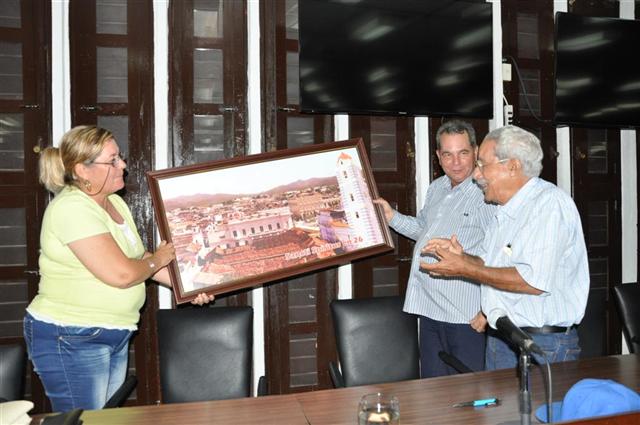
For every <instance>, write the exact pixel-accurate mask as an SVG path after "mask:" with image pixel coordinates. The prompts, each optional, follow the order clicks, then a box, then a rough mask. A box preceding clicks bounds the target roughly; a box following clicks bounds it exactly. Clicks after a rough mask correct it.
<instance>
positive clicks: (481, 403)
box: [453, 397, 500, 407]
mask: <svg viewBox="0 0 640 425" xmlns="http://www.w3.org/2000/svg"><path fill="white" fill-rule="evenodd" d="M499 402H500V400H499V399H497V398H495V397H494V398H483V399H481V400H471V401H463V402H461V403H456V404H454V405H453V407H466V406H472V407H481V406H492V405H494V404H498V403H499Z"/></svg>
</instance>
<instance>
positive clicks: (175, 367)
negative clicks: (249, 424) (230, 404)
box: [157, 307, 264, 403]
mask: <svg viewBox="0 0 640 425" xmlns="http://www.w3.org/2000/svg"><path fill="white" fill-rule="evenodd" d="M157 317H158V344H159V357H160V388H161V393H162V401H163V402H165V403H180V402H187V401H203V400H223V399H230V398H240V397H248V396H250V395H251V393H250V392H251V366H252V363H251V359H252V347H253V333H252V332H253V309H252V308H251V307H204V308H186V309H179V310H159V311H158V313H157ZM260 387H261V388H262V387H264V380H262V381H261V384H260Z"/></svg>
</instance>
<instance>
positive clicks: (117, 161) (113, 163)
mask: <svg viewBox="0 0 640 425" xmlns="http://www.w3.org/2000/svg"><path fill="white" fill-rule="evenodd" d="M120 161H122V162H124V163H126V162H127V160H126V159H125V158H124V157H123V156H122V154H120V153H119V154H118V156H116V157H115V158H113V159H112V160H111V161H107V162H98V161H91V162H89V164H99V165H111V166H112V167H114V168H115V167H117V166H118V164H120Z"/></svg>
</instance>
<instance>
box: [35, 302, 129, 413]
mask: <svg viewBox="0 0 640 425" xmlns="http://www.w3.org/2000/svg"><path fill="white" fill-rule="evenodd" d="M131 333H132V332H131V331H130V330H124V329H104V328H97V327H95V328H86V327H77V326H57V325H54V324H51V323H46V322H41V321H39V320H37V319H35V318H34V317H33V316H31V315H30V314H29V313H27V314H26V316H25V318H24V339H25V341H26V345H27V352H28V354H29V359H31V362H32V363H33V369H34V370H35V371H36V373H37V374H38V376H39V377H40V380H41V381H42V384H43V385H44V389H45V392H46V393H47V397H49V400H50V401H51V406H52V408H53V411H54V412H67V411H69V410H73V409H77V408H82V409H87V410H89V409H101V408H102V407H103V406H104V404H105V403H106V401H107V400H108V399H109V397H111V396H112V395H113V393H115V391H116V390H117V389H118V388H119V387H120V385H122V383H123V382H124V379H125V377H126V374H127V360H128V351H129V350H128V348H129V339H130V338H131Z"/></svg>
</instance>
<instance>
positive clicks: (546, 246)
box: [421, 126, 589, 369]
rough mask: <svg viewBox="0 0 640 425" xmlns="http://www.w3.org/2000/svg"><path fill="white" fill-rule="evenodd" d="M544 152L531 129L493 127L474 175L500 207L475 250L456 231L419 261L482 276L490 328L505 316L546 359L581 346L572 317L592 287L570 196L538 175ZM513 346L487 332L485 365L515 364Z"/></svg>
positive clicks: (446, 272) (448, 272)
mask: <svg viewBox="0 0 640 425" xmlns="http://www.w3.org/2000/svg"><path fill="white" fill-rule="evenodd" d="M542 155H543V154H542V148H541V147H540V141H539V140H538V138H537V137H536V136H534V135H533V134H531V133H529V132H528V131H525V130H523V129H521V128H518V127H515V126H506V127H502V128H499V129H497V130H494V131H492V132H490V133H489V134H488V135H487V136H486V137H485V139H484V141H483V142H482V145H481V146H480V149H479V152H478V161H477V162H476V169H475V171H474V178H475V179H476V180H477V182H478V184H479V185H480V186H481V187H482V189H483V191H484V197H485V200H486V201H487V202H493V203H496V204H498V205H499V208H498V211H497V213H496V216H495V219H494V220H493V221H492V223H491V225H490V227H489V228H488V229H487V231H486V235H485V239H484V241H483V243H482V249H481V251H480V253H479V256H477V257H476V256H474V255H470V253H468V251H467V252H463V247H464V246H465V244H464V242H462V241H460V240H459V239H458V240H457V239H456V238H455V237H452V238H451V239H450V240H444V239H441V240H432V241H430V242H429V243H428V244H427V245H426V246H425V249H424V250H423V252H425V253H426V252H429V253H435V255H436V256H437V257H438V258H439V259H440V261H439V262H437V263H427V262H423V263H422V264H421V268H422V269H423V270H424V271H426V272H429V274H432V275H438V276H464V277H467V278H470V279H476V280H478V281H481V282H482V283H483V285H482V311H483V312H484V313H485V315H486V317H487V319H488V322H489V324H490V325H491V327H492V328H494V329H495V328H496V321H497V319H499V318H500V317H503V316H507V317H508V318H509V319H510V320H511V321H512V322H513V323H514V324H515V325H516V326H518V327H520V328H522V329H523V330H524V331H525V332H527V333H529V334H530V335H531V337H532V339H533V341H534V342H535V343H536V344H537V345H538V346H539V347H540V348H541V349H542V351H543V352H545V356H546V357H547V358H548V359H549V361H551V362H558V361H566V360H575V359H577V358H578V355H579V354H580V346H579V343H578V334H577V331H576V329H575V326H574V325H576V324H578V323H580V321H581V320H582V317H583V316H584V311H585V308H586V304H587V296H588V292H589V267H588V259H587V250H586V246H585V241H584V235H583V233H582V225H581V222H580V215H579V214H578V210H577V208H576V206H575V203H574V202H573V200H572V199H571V197H570V196H569V195H567V194H566V193H565V192H564V191H562V190H561V189H559V188H558V187H557V186H555V185H553V184H551V183H549V182H546V181H544V180H542V179H540V178H539V177H538V176H539V175H540V171H541V170H542ZM465 248H466V247H465ZM465 251H466V249H465ZM516 351H517V349H516V350H515V351H514V350H513V349H512V348H511V347H510V346H509V345H508V344H507V343H506V342H505V341H503V340H502V339H501V338H500V335H498V334H497V333H492V332H489V337H488V340H487V353H486V356H487V358H486V366H487V369H501V368H508V367H514V366H515V365H516V364H517V354H516ZM534 358H536V360H537V361H539V362H540V361H543V359H542V358H541V357H540V356H538V355H536V354H534Z"/></svg>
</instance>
